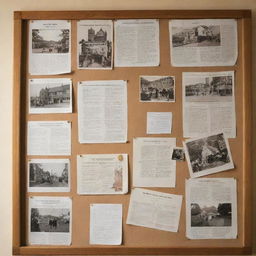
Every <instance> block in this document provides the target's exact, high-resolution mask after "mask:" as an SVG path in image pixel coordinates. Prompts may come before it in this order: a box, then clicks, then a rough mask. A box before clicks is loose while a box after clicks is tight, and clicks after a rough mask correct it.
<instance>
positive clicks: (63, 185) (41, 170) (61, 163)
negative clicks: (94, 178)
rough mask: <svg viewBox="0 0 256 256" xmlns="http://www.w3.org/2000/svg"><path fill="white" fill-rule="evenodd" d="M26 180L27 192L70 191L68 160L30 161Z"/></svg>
mask: <svg viewBox="0 0 256 256" xmlns="http://www.w3.org/2000/svg"><path fill="white" fill-rule="evenodd" d="M28 180H29V184H28V188H29V189H28V190H29V192H68V191H70V162H69V159H30V160H29V162H28Z"/></svg>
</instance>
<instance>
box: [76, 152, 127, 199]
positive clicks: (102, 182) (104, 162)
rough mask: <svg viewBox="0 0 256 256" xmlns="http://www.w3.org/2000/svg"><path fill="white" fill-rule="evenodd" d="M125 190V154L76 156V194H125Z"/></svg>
mask: <svg viewBox="0 0 256 256" xmlns="http://www.w3.org/2000/svg"><path fill="white" fill-rule="evenodd" d="M127 192H128V155H127V154H104V155H103V154H87V155H78V156H77V193H78V194H125V193H127Z"/></svg>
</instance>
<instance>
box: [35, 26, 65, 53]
mask: <svg viewBox="0 0 256 256" xmlns="http://www.w3.org/2000/svg"><path fill="white" fill-rule="evenodd" d="M69 40H70V30H69V29H32V53H39V54H60V53H69Z"/></svg>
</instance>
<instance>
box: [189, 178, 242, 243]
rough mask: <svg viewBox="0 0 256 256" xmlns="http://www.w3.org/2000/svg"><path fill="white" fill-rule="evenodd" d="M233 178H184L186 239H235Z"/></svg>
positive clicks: (235, 221)
mask: <svg viewBox="0 0 256 256" xmlns="http://www.w3.org/2000/svg"><path fill="white" fill-rule="evenodd" d="M236 194H237V190H236V180H235V179H234V178H201V179H189V180H187V181H186V236H187V237H188V238H189V239H236V238H237V196H236Z"/></svg>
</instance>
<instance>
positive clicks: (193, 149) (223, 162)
mask: <svg viewBox="0 0 256 256" xmlns="http://www.w3.org/2000/svg"><path fill="white" fill-rule="evenodd" d="M184 149H185V154H186V159H187V163H188V167H189V171H190V175H191V177H192V178H193V177H200V176H204V175H208V174H211V173H216V172H220V171H225V170H228V169H232V168H234V164H233V160H232V156H231V153H230V149H229V144H228V141H227V139H226V138H225V137H224V134H223V133H219V134H216V135H211V136H208V137H203V138H198V139H189V140H186V141H185V142H184Z"/></svg>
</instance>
